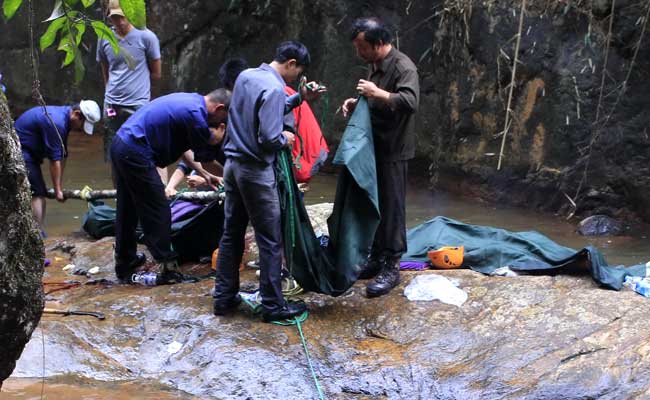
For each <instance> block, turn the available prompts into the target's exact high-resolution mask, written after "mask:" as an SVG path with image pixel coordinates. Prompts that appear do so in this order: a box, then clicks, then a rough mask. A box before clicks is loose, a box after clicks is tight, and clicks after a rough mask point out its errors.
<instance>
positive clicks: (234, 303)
mask: <svg viewBox="0 0 650 400" xmlns="http://www.w3.org/2000/svg"><path fill="white" fill-rule="evenodd" d="M240 303H241V296H240V295H239V293H237V294H236V295H235V297H233V298H232V299H231V300H230V301H223V300H215V301H214V303H213V308H212V310H213V312H214V315H220V316H221V315H228V314H232V313H233V312H234V311H235V310H236V309H237V307H239V304H240Z"/></svg>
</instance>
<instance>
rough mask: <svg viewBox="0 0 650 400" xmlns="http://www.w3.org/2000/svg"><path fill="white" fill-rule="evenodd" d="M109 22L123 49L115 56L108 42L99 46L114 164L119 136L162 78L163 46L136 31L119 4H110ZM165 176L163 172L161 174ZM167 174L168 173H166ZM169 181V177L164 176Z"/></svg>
mask: <svg viewBox="0 0 650 400" xmlns="http://www.w3.org/2000/svg"><path fill="white" fill-rule="evenodd" d="M108 18H109V20H110V22H111V24H112V25H113V32H115V37H116V38H117V41H118V43H119V46H120V52H119V53H118V54H115V52H114V51H113V48H112V47H111V44H110V43H109V42H108V40H106V39H100V40H99V42H98V43H97V62H99V63H100V64H101V66H102V75H103V77H104V85H105V86H106V93H105V95H104V118H105V119H104V122H105V128H106V130H105V134H104V159H105V161H107V162H109V161H110V148H111V144H112V142H113V138H114V137H115V134H116V133H117V131H118V130H119V129H120V127H121V126H122V124H123V123H124V122H125V121H126V120H127V119H129V117H130V116H131V115H133V113H135V111H136V110H137V109H139V108H140V107H142V106H143V105H145V104H147V103H148V102H149V100H150V99H151V83H152V81H156V80H159V79H160V77H161V61H160V42H159V41H158V38H157V37H156V35H155V34H154V33H153V32H151V31H150V30H148V29H142V30H140V29H136V28H135V27H134V26H133V25H131V23H130V22H129V20H127V19H126V17H125V16H124V12H123V11H122V9H121V8H120V2H119V0H110V1H109V4H108ZM159 172H161V171H159ZM164 172H166V170H165V171H164ZM161 176H162V177H163V180H165V181H166V175H165V176H163V175H161Z"/></svg>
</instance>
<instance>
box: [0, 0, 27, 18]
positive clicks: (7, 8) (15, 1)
mask: <svg viewBox="0 0 650 400" xmlns="http://www.w3.org/2000/svg"><path fill="white" fill-rule="evenodd" d="M22 3H23V0H4V1H3V2H2V12H3V13H4V15H5V18H6V19H7V20H10V19H11V17H13V16H14V14H16V11H18V8H20V5H21V4H22Z"/></svg>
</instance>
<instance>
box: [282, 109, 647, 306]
mask: <svg viewBox="0 0 650 400" xmlns="http://www.w3.org/2000/svg"><path fill="white" fill-rule="evenodd" d="M279 160H280V162H279V168H278V169H279V171H278V172H279V173H278V188H279V191H280V199H281V203H282V210H283V212H282V227H283V237H284V241H285V243H284V245H285V258H286V261H287V265H288V266H289V268H290V270H291V272H292V275H293V276H294V278H295V279H296V281H297V282H298V283H299V284H300V285H301V286H302V287H303V288H304V289H306V290H309V291H312V292H318V293H323V294H328V295H330V296H338V295H341V294H343V293H345V292H346V291H347V290H348V289H349V288H350V287H351V286H352V285H353V284H354V282H355V281H356V280H357V278H358V276H359V272H360V271H359V267H358V265H359V263H360V262H361V261H363V259H364V258H365V257H366V256H367V254H368V251H369V249H370V246H371V245H372V240H373V237H374V235H375V231H376V229H377V226H378V225H379V218H380V215H379V207H378V197H377V173H376V169H375V168H376V167H375V154H374V144H373V138H372V128H371V124H370V112H369V110H368V105H367V103H366V101H365V99H363V98H360V99H359V103H358V105H357V107H356V110H355V112H354V114H353V115H352V117H351V118H350V121H349V123H348V126H347V128H346V130H345V132H344V134H343V138H342V140H341V144H340V146H339V148H338V151H337V153H336V156H335V158H334V163H335V164H339V165H341V166H342V171H341V173H340V175H339V177H338V181H337V187H336V197H335V201H334V210H333V213H332V216H331V217H330V218H329V219H328V221H327V222H328V227H329V233H330V235H331V237H330V242H329V246H328V247H327V248H323V247H321V245H320V241H319V239H317V238H316V236H315V234H314V231H313V229H312V226H311V222H310V220H309V216H308V215H307V211H306V210H305V206H304V204H303V202H302V200H300V199H299V198H298V196H299V194H298V190H297V186H296V182H295V179H294V177H293V172H292V170H291V155H290V153H288V152H286V153H283V154H282V155H281V157H279ZM407 242H408V253H407V254H405V255H404V256H403V257H402V261H419V262H425V261H427V260H428V259H427V251H429V250H434V249H437V248H440V247H443V246H460V245H463V246H465V259H464V262H463V266H464V267H469V268H471V269H473V270H475V271H478V272H481V273H484V274H492V273H494V271H495V270H496V269H498V268H500V267H509V268H510V269H511V270H513V271H527V272H529V273H533V272H535V271H536V272H537V273H540V274H549V275H554V274H561V273H590V274H591V275H592V276H593V278H594V280H595V281H596V282H598V283H599V284H601V285H602V286H604V287H607V288H610V289H615V290H619V289H621V287H622V285H623V280H624V278H625V276H626V275H633V276H643V275H645V266H644V265H641V264H639V265H635V266H632V267H627V268H626V267H624V266H609V265H607V262H606V261H605V259H604V257H603V256H602V254H601V253H600V252H599V251H598V250H597V249H595V248H594V247H585V248H583V249H582V250H579V251H578V250H574V249H570V248H568V247H564V246H561V245H559V244H557V243H555V242H553V241H552V240H550V239H549V238H547V237H546V236H544V235H542V234H540V233H538V232H532V231H531V232H510V231H507V230H504V229H498V228H493V227H487V226H478V225H469V224H465V223H463V222H460V221H455V220H453V219H450V218H446V217H436V218H434V219H432V220H430V221H428V222H426V223H424V224H422V225H419V226H417V227H415V228H413V229H411V230H409V231H408V232H407Z"/></svg>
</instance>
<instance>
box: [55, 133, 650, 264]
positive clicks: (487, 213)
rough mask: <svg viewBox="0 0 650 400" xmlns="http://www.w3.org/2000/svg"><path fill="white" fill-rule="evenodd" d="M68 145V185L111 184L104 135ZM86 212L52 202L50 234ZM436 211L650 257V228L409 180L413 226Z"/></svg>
mask: <svg viewBox="0 0 650 400" xmlns="http://www.w3.org/2000/svg"><path fill="white" fill-rule="evenodd" d="M68 145H69V150H70V156H69V158H68V161H67V165H66V170H65V174H64V183H63V185H64V187H65V188H69V189H76V188H79V189H80V188H82V187H83V186H85V185H88V186H90V187H92V188H94V189H103V188H110V187H111V180H110V177H109V168H108V164H106V163H104V161H103V148H102V137H101V136H99V135H94V136H87V135H80V134H77V135H75V134H73V135H72V136H71V137H70V139H69V143H68ZM170 171H171V168H170ZM43 172H44V174H45V175H44V176H46V182H47V183H48V185H49V183H50V180H49V175H48V174H49V172H48V171H47V163H45V164H44V165H43ZM413 172H415V171H413ZM335 187H336V177H335V176H333V175H320V176H318V177H316V178H315V179H314V180H313V181H312V184H311V189H312V190H311V191H310V192H308V193H307V194H306V196H305V201H306V203H307V204H314V203H321V202H325V201H327V202H332V201H333V200H334V191H335ZM85 211H86V205H85V203H84V202H82V201H79V200H70V201H67V202H66V203H63V204H60V203H57V202H56V201H52V200H51V201H48V210H47V221H46V223H47V231H48V233H49V234H50V236H62V235H67V234H69V233H71V232H73V231H76V230H79V229H80V226H81V217H82V215H83V213H84V212H85ZM436 215H444V216H447V217H450V218H455V219H459V220H462V221H464V222H467V223H472V224H479V225H490V226H497V227H501V228H505V229H510V230H515V231H523V230H537V231H540V232H542V233H544V234H545V235H547V236H549V237H550V238H551V239H553V240H555V241H557V242H559V243H561V244H563V245H565V246H568V247H572V248H582V247H584V246H586V245H594V246H596V247H598V248H599V249H601V250H602V251H603V253H604V254H605V256H606V257H607V260H608V261H609V263H610V264H626V265H631V264H638V263H640V262H646V261H648V260H650V228H648V227H645V228H638V229H635V230H634V231H632V232H631V233H630V235H629V236H623V237H615V238H585V237H582V236H580V235H577V234H576V233H575V232H574V231H575V222H567V221H565V220H564V219H563V218H562V217H560V216H555V215H552V214H540V213H535V212H532V211H528V210H523V209H519V208H512V207H507V206H503V205H498V204H486V203H481V202H478V201H475V200H468V199H462V198H458V197H452V196H449V195H446V194H443V193H433V192H432V191H431V190H429V189H428V187H427V183H426V181H424V180H420V181H417V180H413V181H412V182H410V184H409V188H408V193H407V219H408V225H409V226H410V227H411V226H415V225H417V224H419V223H422V222H424V221H427V220H428V219H430V218H432V217H433V216H436Z"/></svg>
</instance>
